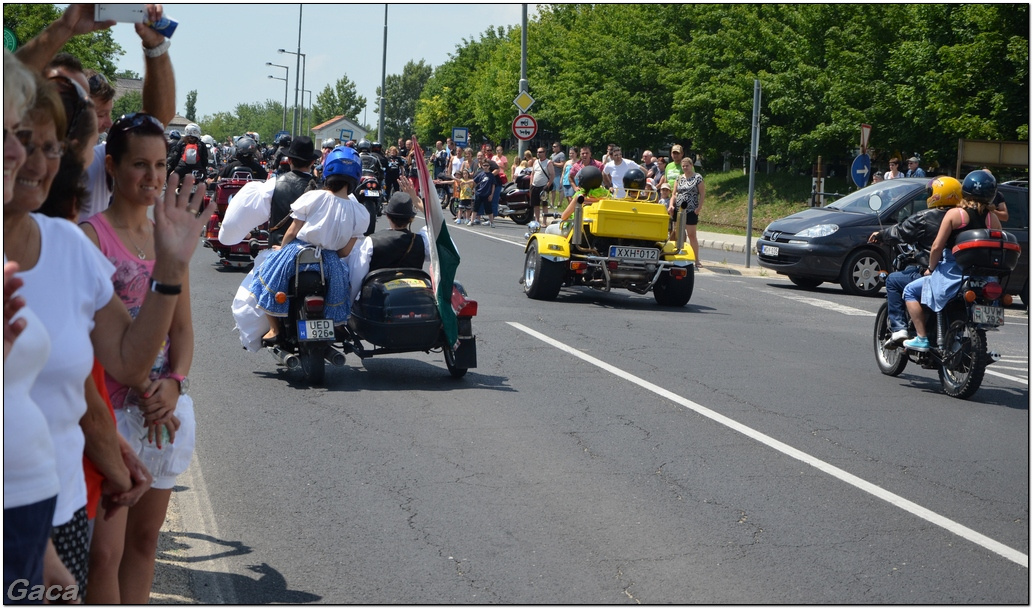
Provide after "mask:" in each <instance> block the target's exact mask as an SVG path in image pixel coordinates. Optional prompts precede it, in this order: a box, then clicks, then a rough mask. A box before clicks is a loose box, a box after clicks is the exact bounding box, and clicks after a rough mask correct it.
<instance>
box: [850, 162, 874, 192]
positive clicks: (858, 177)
mask: <svg viewBox="0 0 1033 609" xmlns="http://www.w3.org/2000/svg"><path fill="white" fill-rule="evenodd" d="M871 173H872V157H870V156H868V155H867V154H859V155H857V157H856V158H854V162H853V164H851V165H850V178H851V179H852V180H853V181H854V184H856V185H857V187H858V188H864V186H865V184H867V183H868V177H869V176H870V175H871Z"/></svg>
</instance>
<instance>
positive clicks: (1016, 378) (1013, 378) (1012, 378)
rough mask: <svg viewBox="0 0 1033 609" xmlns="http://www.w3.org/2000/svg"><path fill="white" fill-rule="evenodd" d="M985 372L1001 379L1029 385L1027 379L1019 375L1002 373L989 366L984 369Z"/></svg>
mask: <svg viewBox="0 0 1033 609" xmlns="http://www.w3.org/2000/svg"><path fill="white" fill-rule="evenodd" d="M986 373H987V374H992V375H994V376H999V377H1001V378H1002V379H1008V380H1009V381H1015V382H1016V383H1021V384H1023V385H1025V386H1027V387H1029V379H1024V378H1022V377H1021V376H1012V375H1010V374H1003V373H1000V372H997V371H996V370H991V369H989V368H987V369H986Z"/></svg>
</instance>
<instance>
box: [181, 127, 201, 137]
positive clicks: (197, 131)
mask: <svg viewBox="0 0 1033 609" xmlns="http://www.w3.org/2000/svg"><path fill="white" fill-rule="evenodd" d="M183 135H192V136H194V137H196V138H200V137H201V128H200V127H198V126H197V123H190V124H189V125H187V126H186V129H184V130H183Z"/></svg>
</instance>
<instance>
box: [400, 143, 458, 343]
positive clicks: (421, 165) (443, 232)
mask: <svg viewBox="0 0 1033 609" xmlns="http://www.w3.org/2000/svg"><path fill="white" fill-rule="evenodd" d="M412 147H413V151H414V152H415V159H414V162H415V163H416V172H417V174H418V176H419V177H418V179H419V182H420V187H419V191H420V194H421V195H423V210H424V214H425V215H426V221H427V233H428V235H429V236H430V240H431V243H432V247H431V248H430V276H431V282H432V285H433V287H434V296H435V299H436V300H437V303H438V314H440V315H441V321H442V323H443V324H444V328H445V338H446V339H448V343H449V344H450V345H452V348H453V349H455V348H457V347H458V346H459V327H458V323H457V322H456V312H457V311H456V310H455V309H454V308H452V289H453V284H454V282H455V278H456V268H458V267H459V252H458V251H457V250H456V246H455V244H454V243H452V237H450V236H449V235H448V224H446V223H445V214H443V213H442V211H441V201H440V200H439V199H438V191H437V189H435V188H434V181H433V179H432V178H431V176H430V172H429V171H427V163H426V162H425V161H424V159H423V150H422V149H421V148H420V144H419V142H417V141H416V136H415V135H414V136H413V137H412ZM402 179H405V178H402Z"/></svg>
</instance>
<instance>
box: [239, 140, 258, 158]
mask: <svg viewBox="0 0 1033 609" xmlns="http://www.w3.org/2000/svg"><path fill="white" fill-rule="evenodd" d="M254 153H255V140H253V139H251V138H249V137H242V138H240V139H239V140H237V156H238V157H242V156H249V155H252V154H254Z"/></svg>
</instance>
